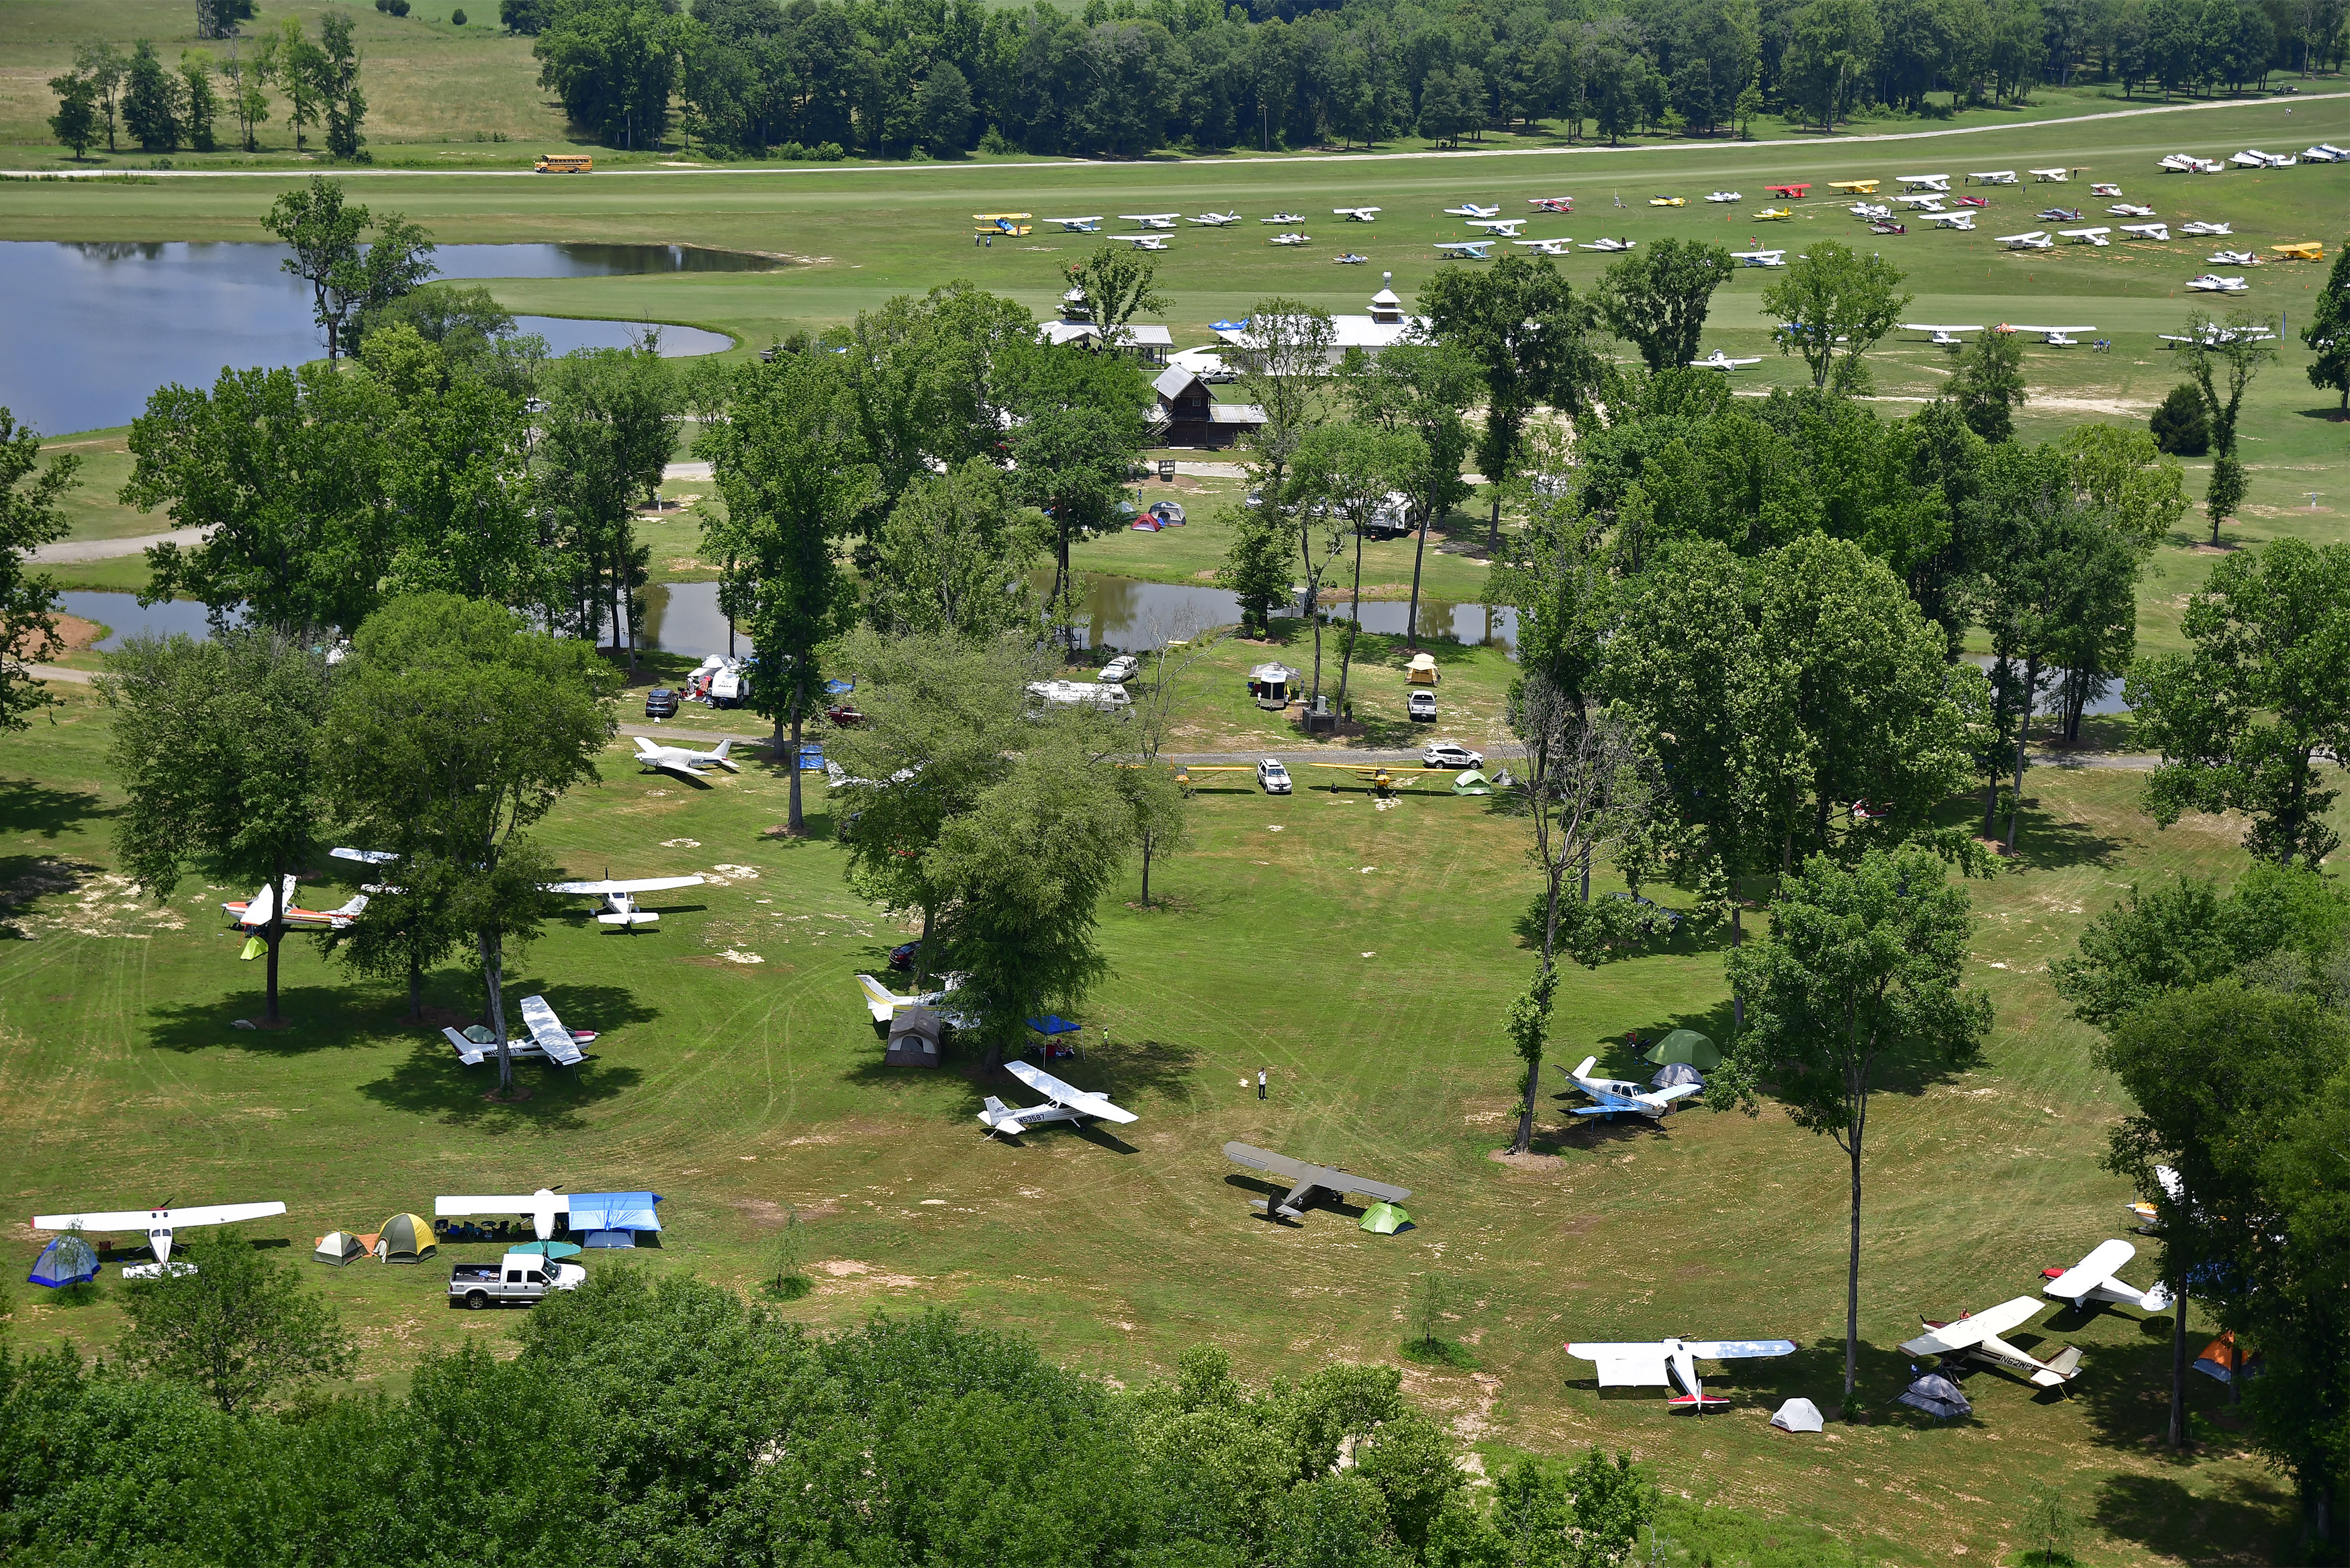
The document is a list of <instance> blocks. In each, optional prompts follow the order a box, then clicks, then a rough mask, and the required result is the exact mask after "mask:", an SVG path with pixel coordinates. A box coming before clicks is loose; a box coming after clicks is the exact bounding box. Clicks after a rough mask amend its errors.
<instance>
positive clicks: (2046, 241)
mask: <svg viewBox="0 0 2350 1568" xmlns="http://www.w3.org/2000/svg"><path fill="white" fill-rule="evenodd" d="M1999 243H2000V244H2003V245H2005V246H2006V247H2007V248H2008V249H2009V250H2012V251H2045V250H2054V248H2055V246H2056V242H2055V241H2054V240H2052V239H2050V238H2049V237H2048V232H2047V231H2046V230H2045V229H2033V231H2031V232H2030V233H2029V234H2002V235H2000V236H1999Z"/></svg>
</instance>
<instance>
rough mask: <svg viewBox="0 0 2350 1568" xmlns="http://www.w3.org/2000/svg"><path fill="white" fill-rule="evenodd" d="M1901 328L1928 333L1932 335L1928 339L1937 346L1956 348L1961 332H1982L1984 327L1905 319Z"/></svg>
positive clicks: (1907, 330) (1906, 330) (1905, 330)
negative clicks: (1948, 325)
mask: <svg viewBox="0 0 2350 1568" xmlns="http://www.w3.org/2000/svg"><path fill="white" fill-rule="evenodd" d="M1901 330H1902V331H1904V332H1924V333H1928V334H1929V335H1930V336H1929V337H1928V338H1927V341H1928V342H1929V343H1931V344H1933V345H1934V347H1936V348H1957V347H1958V346H1959V344H1960V341H1961V340H1960V337H1959V334H1960V333H1961V332H1981V330H1982V328H1981V327H1943V326H1938V325H1936V324H1935V323H1932V322H1929V321H1905V322H1903V323H1902V324H1901Z"/></svg>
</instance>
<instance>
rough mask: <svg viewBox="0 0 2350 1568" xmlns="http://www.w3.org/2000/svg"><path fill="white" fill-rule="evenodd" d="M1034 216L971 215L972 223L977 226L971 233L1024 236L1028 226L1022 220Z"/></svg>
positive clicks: (1009, 214)
mask: <svg viewBox="0 0 2350 1568" xmlns="http://www.w3.org/2000/svg"><path fill="white" fill-rule="evenodd" d="M971 216H972V222H973V223H977V224H978V225H979V226H978V227H977V228H975V229H973V230H972V234H1012V235H1014V236H1017V235H1020V234H1026V233H1027V232H1028V229H1029V225H1028V224H1027V223H1024V222H1022V220H1023V219H1025V218H1030V217H1034V216H1035V214H1034V213H972V215H971Z"/></svg>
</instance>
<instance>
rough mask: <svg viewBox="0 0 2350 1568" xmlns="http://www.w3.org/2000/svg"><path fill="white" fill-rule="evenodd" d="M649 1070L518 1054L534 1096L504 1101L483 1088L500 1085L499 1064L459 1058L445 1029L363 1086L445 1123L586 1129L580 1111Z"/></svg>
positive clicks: (522, 1077)
mask: <svg viewBox="0 0 2350 1568" xmlns="http://www.w3.org/2000/svg"><path fill="white" fill-rule="evenodd" d="M643 1081H644V1074H643V1073H642V1072H640V1071H639V1070H638V1069H637V1068H635V1067H631V1066H626V1065H622V1064H617V1063H614V1062H611V1061H609V1060H607V1059H591V1060H590V1061H588V1062H587V1063H585V1064H582V1065H580V1066H577V1067H556V1066H553V1065H551V1064H546V1063H544V1062H536V1061H534V1062H518V1063H516V1064H515V1085H517V1086H518V1087H521V1088H525V1089H528V1090H529V1091H530V1095H531V1097H530V1098H529V1099H527V1100H515V1101H501V1100H489V1099H484V1097H483V1096H484V1095H486V1094H488V1093H489V1092H490V1091H492V1090H494V1089H495V1088H496V1087H497V1083H498V1077H497V1068H496V1065H495V1064H494V1063H490V1062H484V1063H483V1064H482V1065H480V1066H479V1067H466V1066H463V1065H462V1064H459V1062H458V1061H457V1058H456V1055H455V1054H454V1053H453V1052H452V1051H451V1050H450V1049H449V1044H448V1043H447V1042H446V1041H444V1040H442V1039H441V1038H440V1037H439V1036H437V1035H436V1036H434V1037H433V1038H432V1040H430V1041H426V1040H419V1041H417V1042H416V1044H415V1045H414V1047H413V1048H412V1049H411V1051H410V1052H409V1054H408V1055H407V1057H406V1059H405V1060H403V1061H401V1062H400V1064H397V1065H396V1066H394V1067H393V1068H392V1069H391V1070H390V1072H389V1073H387V1074H386V1075H384V1076H382V1077H380V1078H378V1079H376V1080H375V1081H374V1082H373V1083H370V1084H362V1085H359V1093H360V1094H361V1095H362V1096H365V1097H367V1098H368V1099H370V1100H373V1101H374V1102H375V1103H376V1104H378V1105H380V1106H384V1107H385V1108H386V1109H388V1110H394V1111H399V1112H400V1113H401V1114H403V1115H406V1116H431V1117H432V1118H434V1119H435V1120H437V1121H439V1122H441V1123H442V1125H443V1126H445V1127H464V1128H466V1129H468V1130H474V1131H481V1132H486V1133H492V1134H500V1135H503V1134H509V1133H558V1132H580V1131H583V1130H585V1129H586V1127H587V1117H586V1116H583V1115H581V1114H580V1113H581V1112H583V1111H585V1110H587V1109H588V1108H589V1107H591V1106H598V1105H601V1104H603V1103H604V1102H606V1101H608V1100H612V1099H616V1098H618V1097H619V1096H621V1095H623V1094H625V1093H627V1092H628V1091H629V1090H630V1089H633V1088H635V1087H636V1086H637V1085H639V1083H641V1082H643Z"/></svg>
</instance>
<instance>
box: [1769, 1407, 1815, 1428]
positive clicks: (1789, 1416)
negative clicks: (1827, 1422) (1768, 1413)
mask: <svg viewBox="0 0 2350 1568" xmlns="http://www.w3.org/2000/svg"><path fill="white" fill-rule="evenodd" d="M1771 1424H1772V1425H1773V1426H1774V1427H1776V1428H1779V1429H1780V1430H1781V1431H1783V1432H1816V1431H1818V1430H1819V1429H1820V1428H1821V1426H1822V1424H1823V1423H1822V1422H1821V1420H1820V1407H1818V1406H1817V1405H1814V1404H1813V1403H1812V1402H1811V1401H1810V1400H1809V1399H1790V1400H1788V1401H1787V1402H1786V1403H1785V1404H1784V1405H1782V1406H1780V1407H1779V1413H1778V1414H1777V1415H1775V1416H1773V1417H1771Z"/></svg>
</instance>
